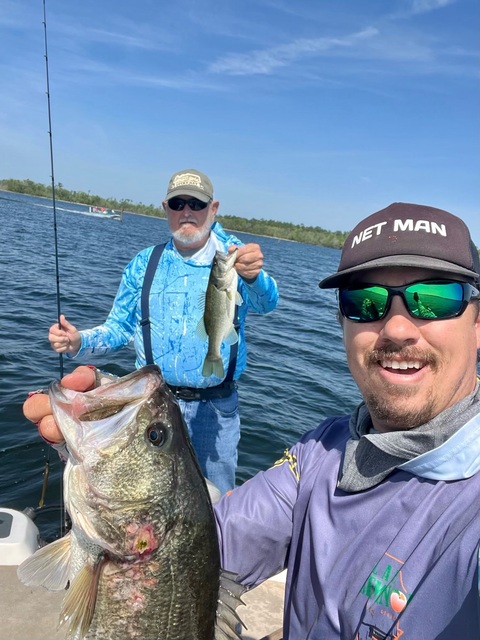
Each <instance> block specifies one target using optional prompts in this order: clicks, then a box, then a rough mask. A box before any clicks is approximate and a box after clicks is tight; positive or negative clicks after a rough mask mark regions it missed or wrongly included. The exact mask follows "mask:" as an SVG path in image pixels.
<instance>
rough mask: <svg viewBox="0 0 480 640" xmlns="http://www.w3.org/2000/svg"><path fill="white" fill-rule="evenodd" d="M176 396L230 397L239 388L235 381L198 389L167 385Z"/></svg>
mask: <svg viewBox="0 0 480 640" xmlns="http://www.w3.org/2000/svg"><path fill="white" fill-rule="evenodd" d="M167 386H168V388H169V389H170V391H171V392H172V393H173V395H174V396H175V397H176V398H180V400H210V399H211V398H228V396H230V395H231V394H232V393H233V391H234V390H235V389H236V388H237V384H236V382H235V381H233V380H232V381H231V382H222V384H219V385H217V386H216V387H205V388H203V389H196V388H194V387H175V386H174V385H171V384H169V385H167Z"/></svg>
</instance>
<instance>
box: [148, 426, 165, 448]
mask: <svg viewBox="0 0 480 640" xmlns="http://www.w3.org/2000/svg"><path fill="white" fill-rule="evenodd" d="M145 435H146V438H147V442H149V443H150V444H152V445H153V446H154V447H161V446H162V445H163V444H165V442H166V440H167V430H166V429H165V426H164V425H163V424H161V423H160V422H156V423H154V424H151V425H149V426H148V428H147V430H146V432H145Z"/></svg>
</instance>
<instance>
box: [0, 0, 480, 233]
mask: <svg viewBox="0 0 480 640" xmlns="http://www.w3.org/2000/svg"><path fill="white" fill-rule="evenodd" d="M479 7H480V3H479V2H478V0H336V1H326V0H175V2H166V0H163V1H161V0H137V1H136V2H132V1H131V0H128V1H127V0H115V1H114V0H96V2H93V1H92V0H82V1H81V2H65V0H47V5H46V8H47V36H48V53H49V70H50V94H51V107H52V131H53V146H54V169H55V179H56V181H57V182H61V183H62V184H63V185H64V186H65V187H66V188H68V189H79V190H84V191H90V192H91V193H97V194H100V195H103V196H107V197H109V196H113V197H115V198H118V199H120V198H130V199H131V200H133V201H134V202H144V203H146V204H150V203H153V204H155V205H159V204H160V203H161V201H162V199H163V196H164V194H165V190H166V184H167V182H168V178H169V177H170V175H171V174H172V173H173V172H174V171H176V170H179V169H185V168H189V167H195V168H198V169H200V170H203V171H204V172H205V173H207V174H208V175H209V176H210V178H211V179H212V181H213V183H214V186H215V191H216V196H217V197H218V198H219V199H220V201H221V207H220V213H224V214H232V215H239V216H243V217H247V218H266V219H270V218H271V219H277V220H284V221H290V222H294V223H297V224H300V223H301V224H305V225H318V226H321V227H324V228H326V229H331V230H337V229H339V230H343V231H346V230H350V229H351V228H352V227H353V226H354V225H355V223H356V222H357V221H358V220H359V219H360V218H362V217H363V216H365V215H368V214H370V213H372V212H374V211H377V210H378V209H381V208H383V207H385V206H387V205H388V204H390V203H391V202H394V201H406V202H416V203H422V204H428V205H432V206H437V207H440V208H444V209H447V210H449V211H451V212H453V213H456V214H457V215H460V216H461V217H463V218H464V219H465V221H466V222H467V223H468V224H469V225H470V227H471V230H472V235H473V238H474V240H475V241H476V243H477V245H478V244H480V222H479V219H480V216H479V215H478V210H479V204H480V180H479V176H480V82H479V70H480V69H479V48H480V46H479V44H480V42H479V40H480V39H479V32H478V27H479V24H480V20H479V18H480V10H479ZM42 23H43V3H42V0H2V2H1V4H0V74H1V75H0V78H1V103H2V106H1V109H0V148H1V152H0V177H2V178H8V177H13V178H30V179H32V180H35V181H37V182H42V183H44V184H49V182H50V158H49V138H48V133H47V131H48V117H47V99H46V94H45V87H46V84H45V59H44V49H43V47H44V30H43V24H42Z"/></svg>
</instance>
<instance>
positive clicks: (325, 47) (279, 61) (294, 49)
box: [209, 27, 378, 75]
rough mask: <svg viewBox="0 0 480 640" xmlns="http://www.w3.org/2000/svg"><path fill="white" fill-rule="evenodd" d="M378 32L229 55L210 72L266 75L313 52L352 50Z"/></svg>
mask: <svg viewBox="0 0 480 640" xmlns="http://www.w3.org/2000/svg"><path fill="white" fill-rule="evenodd" d="M376 35H378V30H377V29H375V28H374V27H368V28H367V29H364V30H362V31H358V32H357V33H353V34H350V35H348V36H344V37H343V38H300V39H297V40H293V41H292V42H290V43H288V44H284V45H281V46H279V47H273V48H271V49H265V50H263V51H259V50H257V51H252V52H251V53H245V54H231V55H228V56H225V57H224V58H220V59H219V60H217V61H216V62H214V63H213V64H212V65H210V69H209V70H210V71H212V72H213V73H225V74H228V75H256V74H268V73H270V72H272V71H273V70H274V69H276V68H278V67H284V66H286V65H288V64H290V63H292V62H294V61H296V60H299V59H301V58H304V57H306V56H312V55H315V54H317V53H324V52H327V51H330V50H332V49H336V48H342V47H343V48H352V47H354V46H355V45H356V44H357V43H358V42H359V41H361V40H366V39H369V38H373V37H375V36H376Z"/></svg>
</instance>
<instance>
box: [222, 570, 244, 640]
mask: <svg viewBox="0 0 480 640" xmlns="http://www.w3.org/2000/svg"><path fill="white" fill-rule="evenodd" d="M245 591H246V588H245V587H244V586H243V585H241V584H240V583H239V582H237V581H236V575H235V574H234V573H230V572H229V571H224V570H222V572H221V574H220V589H219V592H218V606H217V618H216V622H215V640H240V636H239V635H238V633H237V631H236V629H237V627H238V625H239V624H240V625H241V626H243V627H244V628H246V627H245V625H244V624H243V622H242V620H241V619H240V617H239V615H238V613H237V612H236V611H235V609H236V608H237V607H238V605H240V604H245V603H244V602H243V600H242V598H241V596H242V594H243V593H244V592H245Z"/></svg>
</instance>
